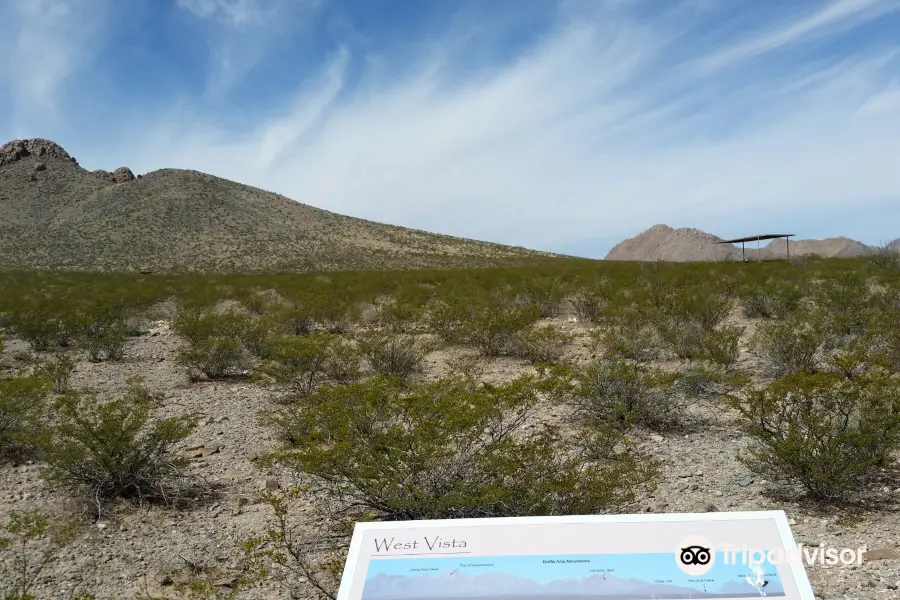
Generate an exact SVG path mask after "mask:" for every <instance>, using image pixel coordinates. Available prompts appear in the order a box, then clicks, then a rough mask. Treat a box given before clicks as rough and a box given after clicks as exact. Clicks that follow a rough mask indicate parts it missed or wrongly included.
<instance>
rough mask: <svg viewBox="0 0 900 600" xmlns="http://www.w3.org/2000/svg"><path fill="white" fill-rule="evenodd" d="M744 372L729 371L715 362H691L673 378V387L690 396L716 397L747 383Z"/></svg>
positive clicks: (747, 378)
mask: <svg viewBox="0 0 900 600" xmlns="http://www.w3.org/2000/svg"><path fill="white" fill-rule="evenodd" d="M748 382H749V377H748V376H747V375H746V374H745V373H741V372H734V371H729V370H727V369H726V368H725V367H723V366H722V365H720V364H717V363H715V362H705V361H698V362H691V363H689V364H687V365H685V366H683V367H681V368H680V369H679V370H678V372H677V373H676V374H675V376H674V378H673V383H674V386H673V387H674V389H675V390H676V391H678V392H681V393H683V394H685V395H686V396H688V397H691V398H697V399H700V398H716V397H721V396H724V395H725V394H730V393H733V392H734V391H736V390H738V389H740V388H742V387H743V386H745V385H747V383H748Z"/></svg>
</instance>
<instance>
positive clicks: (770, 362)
mask: <svg viewBox="0 0 900 600" xmlns="http://www.w3.org/2000/svg"><path fill="white" fill-rule="evenodd" d="M824 342H825V339H824V335H823V334H822V332H821V330H820V329H819V328H818V327H817V326H816V325H815V324H811V323H809V322H807V321H803V320H800V319H799V318H788V319H786V320H784V321H779V322H774V323H767V324H765V325H762V326H760V327H759V329H757V330H756V333H755V334H754V335H753V337H752V338H751V341H750V344H751V349H752V351H753V352H754V353H755V354H756V355H757V356H759V357H761V358H763V359H764V360H765V361H766V363H767V366H766V368H767V370H768V372H769V373H770V374H772V375H774V376H776V377H781V376H783V375H788V374H791V373H799V372H802V371H815V370H816V369H817V368H818V365H819V362H820V360H821V353H822V346H823V344H824Z"/></svg>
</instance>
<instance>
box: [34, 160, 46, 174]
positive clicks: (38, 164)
mask: <svg viewBox="0 0 900 600" xmlns="http://www.w3.org/2000/svg"><path fill="white" fill-rule="evenodd" d="M34 170H35V171H38V172H39V171H46V170H47V163H45V162H36V163H34Z"/></svg>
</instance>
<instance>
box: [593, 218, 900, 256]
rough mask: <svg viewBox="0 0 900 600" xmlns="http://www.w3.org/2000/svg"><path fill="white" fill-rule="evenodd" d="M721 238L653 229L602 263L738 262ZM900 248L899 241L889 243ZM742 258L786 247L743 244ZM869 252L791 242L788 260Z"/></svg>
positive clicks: (833, 242)
mask: <svg viewBox="0 0 900 600" xmlns="http://www.w3.org/2000/svg"><path fill="white" fill-rule="evenodd" d="M723 241H724V240H723V238H720V237H718V236H715V235H713V234H711V233H706V232H705V231H700V230H699V229H691V228H680V229H673V228H672V227H669V226H668V225H654V226H653V227H651V228H650V229H648V230H646V231H644V232H642V233H639V234H638V235H636V236H635V237H633V238H629V239H627V240H624V241H622V242H620V243H618V244H616V245H615V246H614V247H613V248H612V250H610V251H609V253H608V254H607V255H606V260H626V261H652V260H665V261H671V262H692V261H711V262H713V261H729V260H740V259H741V248H740V245H732V244H723V243H720V242H723ZM892 244H895V245H896V246H900V240H896V241H894V242H892ZM745 247H746V254H745V255H746V257H747V258H748V259H750V260H755V259H756V258H757V257H759V258H762V259H763V260H767V259H773V258H784V257H785V256H786V254H787V244H786V243H785V240H784V239H775V240H771V241H765V242H761V243H760V245H759V251H758V252H757V244H756V242H747V243H746V245H745ZM871 251H872V248H871V247H869V246H866V245H865V244H863V243H861V242H858V241H856V240H852V239H850V238H846V237H837V238H826V239H823V240H798V239H795V238H791V241H790V252H791V256H804V255H818V256H822V257H826V258H851V257H854V256H861V255H863V254H866V253H868V252H871Z"/></svg>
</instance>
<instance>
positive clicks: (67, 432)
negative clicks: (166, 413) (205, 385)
mask: <svg viewBox="0 0 900 600" xmlns="http://www.w3.org/2000/svg"><path fill="white" fill-rule="evenodd" d="M153 404H154V402H153V400H152V399H151V398H148V397H146V396H145V395H141V394H129V395H126V397H124V398H116V399H113V400H110V401H106V402H104V401H102V400H100V399H99V398H98V397H97V396H96V395H94V394H90V393H69V394H65V395H63V396H61V397H60V398H59V399H58V400H57V402H56V406H55V413H56V416H57V418H56V421H55V422H54V423H53V424H52V425H50V426H49V427H48V429H47V431H46V436H45V437H43V438H42V439H41V441H40V445H41V450H42V451H43V452H42V454H43V459H44V461H45V462H46V463H47V475H48V479H50V480H51V481H53V482H55V483H58V484H60V485H62V486H63V487H64V488H66V489H69V490H73V491H78V492H80V493H83V494H84V497H85V499H87V500H89V501H90V502H92V503H93V505H94V506H95V507H96V509H97V511H98V514H99V512H100V511H101V509H102V506H103V503H104V501H106V500H110V499H113V498H119V497H122V498H137V499H140V500H142V501H143V500H157V499H167V498H174V497H175V496H174V488H173V487H172V484H173V483H175V482H178V481H179V480H182V479H183V478H184V477H185V470H184V469H185V467H186V459H184V458H183V457H181V456H178V455H175V454H173V452H172V449H173V447H174V446H175V445H176V444H178V443H179V442H181V441H182V440H184V439H185V438H186V437H187V436H188V435H190V433H191V431H192V429H193V426H194V422H193V417H191V416H185V417H170V418H164V419H158V420H155V421H153V422H152V423H151V420H150V417H151V412H152V410H153V408H154V406H153Z"/></svg>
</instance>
